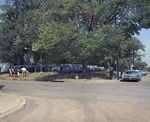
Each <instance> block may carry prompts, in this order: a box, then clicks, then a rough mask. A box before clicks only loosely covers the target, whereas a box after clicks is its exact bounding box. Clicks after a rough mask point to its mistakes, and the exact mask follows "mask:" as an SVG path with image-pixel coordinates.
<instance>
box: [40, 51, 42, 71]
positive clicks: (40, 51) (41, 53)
mask: <svg viewBox="0 0 150 122" xmlns="http://www.w3.org/2000/svg"><path fill="white" fill-rule="evenodd" d="M40 61H41V66H40V71H41V72H42V52H41V51H40Z"/></svg>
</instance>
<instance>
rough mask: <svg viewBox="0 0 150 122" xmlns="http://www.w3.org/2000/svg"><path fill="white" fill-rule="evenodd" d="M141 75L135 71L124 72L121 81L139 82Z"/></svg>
mask: <svg viewBox="0 0 150 122" xmlns="http://www.w3.org/2000/svg"><path fill="white" fill-rule="evenodd" d="M141 78H142V74H141V73H140V72H139V71H137V70H130V71H126V72H125V74H122V80H137V81H140V80H141Z"/></svg>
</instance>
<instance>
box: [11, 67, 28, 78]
mask: <svg viewBox="0 0 150 122" xmlns="http://www.w3.org/2000/svg"><path fill="white" fill-rule="evenodd" d="M21 71H22V77H26V71H27V70H26V68H25V67H22V68H21ZM14 75H15V77H19V70H18V68H17V67H15V68H13V67H12V68H11V67H9V77H13V76H14Z"/></svg>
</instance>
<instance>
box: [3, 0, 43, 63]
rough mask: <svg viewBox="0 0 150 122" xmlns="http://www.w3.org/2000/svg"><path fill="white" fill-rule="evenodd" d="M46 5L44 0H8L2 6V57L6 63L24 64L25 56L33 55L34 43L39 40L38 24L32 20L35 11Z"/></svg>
mask: <svg viewBox="0 0 150 122" xmlns="http://www.w3.org/2000/svg"><path fill="white" fill-rule="evenodd" d="M43 4H44V1H43V0H39V1H35V0H26V1H24V0H7V1H6V2H5V5H2V6H1V9H2V10H3V11H4V12H3V13H2V14H1V21H2V22H1V25H0V26H1V29H0V32H1V37H2V38H1V39H0V43H1V45H0V51H1V52H2V53H1V55H0V57H1V58H2V59H3V60H5V61H6V62H20V63H21V64H23V63H24V62H23V61H24V55H25V54H27V53H29V54H30V55H32V52H31V46H32V43H33V42H35V41H36V40H37V37H38V36H37V33H36V29H37V25H38V24H37V23H36V22H35V21H33V20H32V17H33V16H34V11H36V10H37V9H38V8H40V7H41V6H42V5H43Z"/></svg>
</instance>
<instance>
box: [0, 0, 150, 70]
mask: <svg viewBox="0 0 150 122" xmlns="http://www.w3.org/2000/svg"><path fill="white" fill-rule="evenodd" d="M4 1H5V0H0V5H2V4H4ZM1 12H2V11H1V10H0V13H1ZM135 37H136V38H138V39H139V40H140V41H141V42H142V43H143V44H144V45H145V46H146V48H145V52H141V53H142V54H143V53H146V54H147V55H146V57H143V59H142V61H145V62H146V63H147V64H148V67H149V66H150V29H142V30H141V31H140V35H135Z"/></svg>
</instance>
